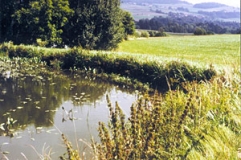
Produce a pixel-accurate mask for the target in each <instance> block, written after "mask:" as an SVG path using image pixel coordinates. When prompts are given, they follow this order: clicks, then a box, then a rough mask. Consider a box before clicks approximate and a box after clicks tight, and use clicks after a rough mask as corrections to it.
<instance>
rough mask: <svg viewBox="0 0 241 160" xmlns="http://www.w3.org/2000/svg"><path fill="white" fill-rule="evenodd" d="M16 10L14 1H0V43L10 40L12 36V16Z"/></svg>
mask: <svg viewBox="0 0 241 160" xmlns="http://www.w3.org/2000/svg"><path fill="white" fill-rule="evenodd" d="M15 8H16V1H14V0H1V2H0V42H2V41H5V40H9V39H11V38H10V37H11V36H12V25H13V23H12V22H13V21H12V17H11V16H12V14H14V12H15Z"/></svg>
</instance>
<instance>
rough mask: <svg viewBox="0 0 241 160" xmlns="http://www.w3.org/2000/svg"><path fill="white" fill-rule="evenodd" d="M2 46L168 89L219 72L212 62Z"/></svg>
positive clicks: (11, 52)
mask: <svg viewBox="0 0 241 160" xmlns="http://www.w3.org/2000/svg"><path fill="white" fill-rule="evenodd" d="M0 50H1V51H2V52H4V53H5V54H6V55H8V56H9V57H27V58H31V57H38V58H39V59H41V60H42V61H45V62H47V64H48V65H50V66H53V67H55V68H61V69H71V70H72V71H73V70H76V69H81V70H87V71H89V70H91V71H92V72H93V73H94V74H103V73H107V74H116V75H119V76H121V77H128V78H130V79H132V80H137V81H140V82H142V83H145V84H149V85H150V86H151V87H152V88H155V89H159V90H163V91H166V90H168V89H170V88H171V89H176V88H177V87H181V86H182V84H183V83H185V82H190V81H197V82H200V81H206V80H210V79H211V78H212V77H213V76H215V75H216V71H215V70H214V68H213V67H212V66H209V67H208V68H206V67H196V66H194V65H190V64H188V63H185V62H182V61H170V62H164V61H159V60H158V59H156V57H155V56H146V55H141V54H133V55H132V54H125V53H115V52H113V53H110V52H101V51H98V52H97V51H96V52H95V51H91V52H90V51H86V50H82V49H78V48H74V49H68V50H65V49H45V48H39V47H33V46H23V45H20V46H16V45H13V44H10V43H5V44H2V45H1V46H0Z"/></svg>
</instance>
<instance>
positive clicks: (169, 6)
mask: <svg viewBox="0 0 241 160" xmlns="http://www.w3.org/2000/svg"><path fill="white" fill-rule="evenodd" d="M121 7H122V9H124V10H127V11H129V12H131V13H132V15H133V17H134V19H135V20H140V19H146V18H148V19H150V18H153V17H155V16H164V17H165V16H168V14H169V13H170V12H171V13H180V14H184V15H186V16H188V15H191V16H197V17H202V18H204V19H207V20H208V21H209V20H219V21H225V22H230V21H231V22H233V21H235V22H240V8H235V7H231V6H227V5H224V4H220V3H213V2H208V3H198V4H191V3H188V2H185V1H180V0H150V1H147V0H123V1H122V4H121Z"/></svg>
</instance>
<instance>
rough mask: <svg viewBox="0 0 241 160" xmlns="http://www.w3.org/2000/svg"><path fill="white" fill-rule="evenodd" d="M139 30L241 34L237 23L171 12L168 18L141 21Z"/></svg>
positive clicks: (137, 23) (138, 24) (138, 22)
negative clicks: (201, 30)
mask: <svg viewBox="0 0 241 160" xmlns="http://www.w3.org/2000/svg"><path fill="white" fill-rule="evenodd" d="M136 26H137V28H138V29H147V30H159V29H160V28H163V29H164V30H165V31H166V32H176V33H194V32H195V31H196V28H201V29H203V30H205V31H206V32H207V33H208V34H212V33H216V34H224V33H233V34H236V33H240V24H239V23H237V22H223V21H212V20H211V19H210V20H208V19H206V18H205V19H204V18H202V17H197V16H192V15H185V14H182V13H173V12H169V14H168V16H167V17H163V16H159V17H157V16H156V17H153V18H151V19H140V20H139V21H137V22H136Z"/></svg>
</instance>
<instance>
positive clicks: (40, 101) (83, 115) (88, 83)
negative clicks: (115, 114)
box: [0, 69, 135, 159]
mask: <svg viewBox="0 0 241 160" xmlns="http://www.w3.org/2000/svg"><path fill="white" fill-rule="evenodd" d="M0 70H1V69H0ZM13 74H15V76H14V75H8V77H6V76H3V74H0V115H1V116H0V158H1V157H2V156H1V153H4V152H5V151H6V152H7V153H8V152H9V154H7V157H8V158H10V159H16V158H18V159H21V158H19V157H22V159H24V156H26V157H27V158H28V159H36V158H37V157H38V156H37V155H38V154H36V152H35V151H34V150H38V151H42V150H43V149H44V146H45V144H46V143H47V144H48V145H50V146H51V147H53V149H54V150H55V155H54V156H52V157H55V158H56V157H58V156H60V155H61V154H63V153H64V152H65V151H66V150H65V147H63V146H62V145H61V136H60V131H61V132H63V133H64V134H66V135H67V137H68V138H69V139H70V140H71V141H72V142H75V141H76V139H78V140H79V139H89V140H90V138H91V136H94V137H96V136H97V127H98V122H99V121H107V120H108V109H107V108H106V106H107V104H106V101H105V95H106V94H109V95H110V97H111V98H112V100H113V102H114V101H119V103H120V105H121V106H123V108H122V109H123V111H124V112H125V113H126V114H128V112H129V107H130V105H131V103H132V102H133V101H134V99H135V96H134V94H133V92H134V91H130V90H129V91H128V92H127V91H125V92H123V90H121V89H119V88H118V89H117V88H116V87H115V86H113V85H111V84H110V83H108V82H103V81H100V80H93V79H92V78H90V77H87V76H80V75H74V74H56V73H54V72H48V73H46V72H43V73H38V74H33V72H32V74H29V73H28V72H26V73H21V74H17V71H15V73H13ZM53 125H54V126H53ZM56 126H57V127H58V128H56ZM76 135H78V138H76ZM4 137H5V138H4ZM8 138H9V139H8ZM87 141H88V140H87ZM26 144H27V145H26ZM56 144H58V145H57V146H56ZM30 145H31V146H32V147H30ZM30 148H34V149H30ZM47 148H48V147H47ZM48 149H49V148H48ZM16 151H17V152H16ZM6 152H5V153H6ZM23 154H24V156H23ZM55 158H53V159H55Z"/></svg>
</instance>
